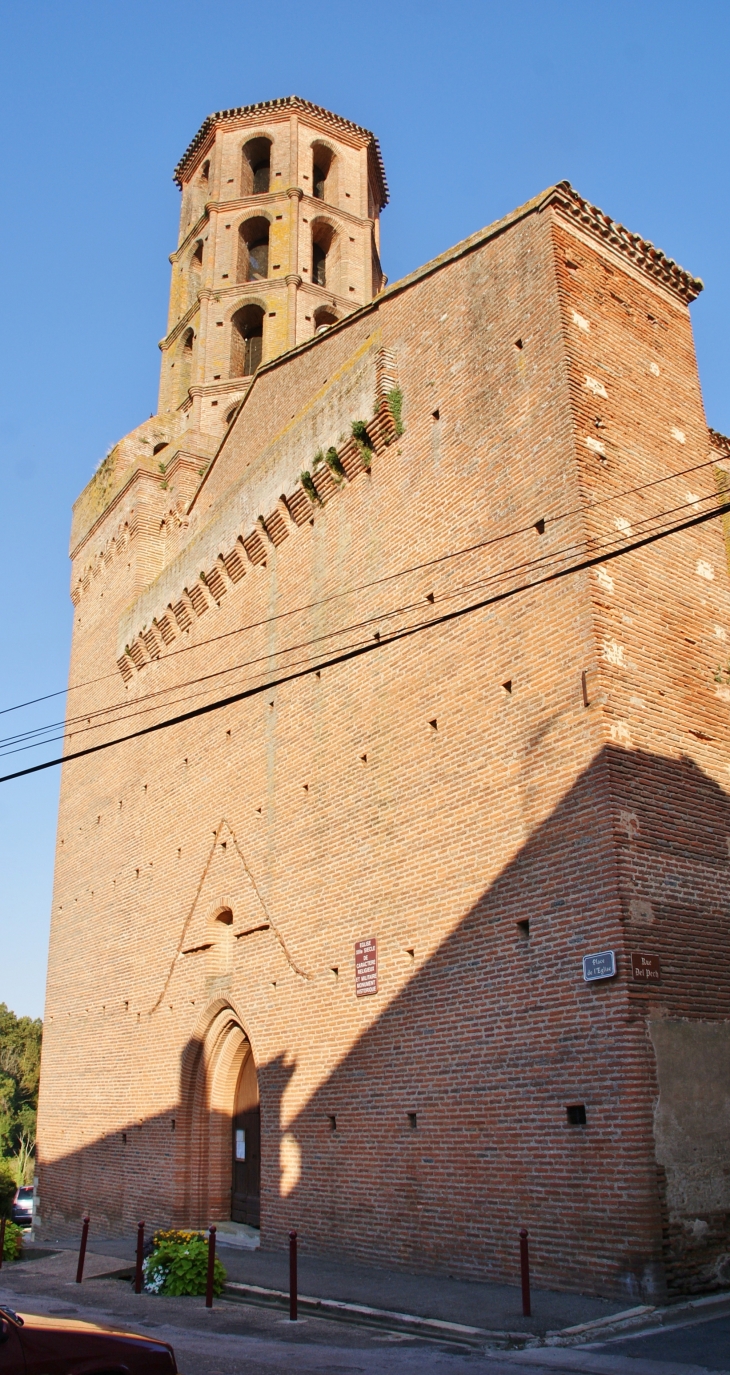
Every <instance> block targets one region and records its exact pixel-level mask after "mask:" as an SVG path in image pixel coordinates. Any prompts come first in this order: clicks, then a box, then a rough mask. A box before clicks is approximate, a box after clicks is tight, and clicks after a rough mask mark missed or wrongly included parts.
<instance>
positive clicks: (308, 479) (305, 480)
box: [299, 472, 322, 506]
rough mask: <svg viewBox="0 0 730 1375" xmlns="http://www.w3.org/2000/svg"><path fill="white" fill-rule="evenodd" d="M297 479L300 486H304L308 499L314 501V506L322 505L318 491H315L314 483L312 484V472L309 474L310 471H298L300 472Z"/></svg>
mask: <svg viewBox="0 0 730 1375" xmlns="http://www.w3.org/2000/svg"><path fill="white" fill-rule="evenodd" d="M299 481H300V482H301V484H302V487H303V488H304V490H305V492H306V493H307V496H308V497H309V500H310V501H311V502H314V504H315V506H321V505H322V501H321V498H320V495H319V492H318V491H317V488H316V487H315V485H314V483H313V481H312V474H311V473H308V472H304V473H300V474H299Z"/></svg>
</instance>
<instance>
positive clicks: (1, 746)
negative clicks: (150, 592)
mask: <svg viewBox="0 0 730 1375" xmlns="http://www.w3.org/2000/svg"><path fill="white" fill-rule="evenodd" d="M708 499H709V498H693V499H692V501H691V502H689V503H683V504H682V505H681V506H679V507H674V508H671V509H670V510H668V511H662V512H655V513H652V514H649V515H647V516H643V517H640V518H639V520H636V519H634V521H633V524H634V525H635V526H642V525H646V524H647V522H649V521H656V520H658V519H661V518H663V517H665V516H667V515H674V514H676V513H677V512H678V511H683V510H686V509H687V507H688V505H692V506H696V505H697V503H698V501H699V500H708ZM619 538H625V532H623V531H622V532H620V536H614V537H613V540H612V541H609V543H608V544H607V545H606V544H604V545H602V546H599V547H598V549H597V548H596V547H595V546H594V549H593V552H594V553H598V552H599V551H600V549H605V548H608V547H610V545H611V543H613V544H616V543H617V542H618V540H619ZM590 543H591V541H590V539H589V540H581V541H578V542H577V543H576V544H573V545H569V546H567V547H564V548H563V549H560V550H552V551H546V552H545V554H544V555H541V556H540V557H539V558H537V559H530V560H525V561H523V562H522V563H519V564H515V565H512V566H511V567H508V568H507V569H500V570H498V571H497V572H495V573H492V574H489V575H487V576H486V577H481V578H477V579H474V580H472V581H470V582H468V583H465V584H462V585H461V586H460V587H459V588H456V589H452V590H451V591H449V592H447V593H442V594H440V595H439V597H438V601H439V602H442V601H444V600H447V599H451V598H453V597H454V596H459V595H462V594H463V593H464V592H466V591H469V590H473V589H475V588H477V587H483V586H486V585H488V584H489V583H490V582H493V581H495V580H497V579H501V578H504V577H507V576H510V575H513V574H515V573H518V572H521V571H522V570H524V569H527V568H530V567H535V566H539V565H540V564H545V565H547V566H548V567H549V566H550V565H551V564H554V563H555V562H556V561H557V560H558V559H562V558H565V557H567V556H568V555H569V554H571V553H573V552H574V551H576V550H577V549H579V548H582V547H585V545H586V544H590ZM417 605H420V602H419V603H410V604H406V605H404V606H399V607H395V608H391V609H390V610H387V611H384V612H379V613H376V614H374V615H373V616H371V617H369V618H367V619H366V620H364V621H360V622H356V623H355V624H354V625H348V626H342V627H339V628H337V629H335V630H332V631H328V632H326V633H325V634H323V635H321V636H317V637H315V638H314V639H310V640H305V641H303V642H301V643H299V644H294V645H288V646H285V647H283V648H282V649H278V650H272V651H268V652H267V653H266V654H263V655H259V656H258V657H257V658H255V659H252V660H248V661H244V662H243V663H239V664H233V665H230V666H229V667H227V668H223V669H218V670H215V671H214V672H211V673H209V674H204V675H200V676H199V677H197V678H193V679H190V680H188V681H187V682H182V683H180V682H178V683H175V684H171V685H170V686H169V687H165V688H160V689H157V690H155V691H153V692H151V693H147V694H144V695H143V696H141V697H139V698H137V699H136V700H135V702H134V708H135V709H134V710H133V711H129V712H125V714H124V715H122V716H117V717H116V720H115V721H110V720H108V719H105V720H103V721H97V722H95V723H94V725H92V724H91V719H92V717H105V718H108V717H109V716H110V715H111V714H112V713H113V712H118V711H121V710H122V708H125V707H128V706H132V705H133V704H132V702H130V700H129V699H126V700H125V701H124V702H120V703H116V704H112V705H111V706H108V707H102V708H99V709H98V710H97V711H95V712H91V713H89V712H84V713H83V714H81V715H80V716H77V717H72V718H70V719H69V720H66V722H65V731H64V733H63V734H61V735H58V736H51V737H49V736H48V731H50V730H53V729H55V728H57V727H59V726H62V725H64V722H63V721H55V722H50V723H48V724H47V725H45V726H40V727H37V728H36V729H35V730H31V731H26V732H20V733H18V734H16V735H14V736H8V737H5V738H4V739H0V757H2V756H3V755H6V754H15V753H20V752H21V750H25V749H33V748H37V747H39V746H41V745H44V744H51V743H53V742H55V741H56V740H59V739H63V738H64V735H65V736H66V737H67V738H71V737H72V736H74V735H78V734H83V733H86V731H87V730H96V729H99V728H101V727H103V726H107V725H112V724H116V723H117V722H118V721H122V720H129V719H132V718H133V717H135V716H139V715H143V714H146V712H147V711H149V710H154V709H156V708H147V709H146V710H145V711H141V710H140V709H139V708H140V707H141V706H142V704H143V703H144V702H146V701H149V700H151V699H153V698H155V697H160V696H167V695H168V694H169V693H171V692H176V691H181V690H183V689H185V688H188V687H193V686H195V685H197V684H198V683H202V682H207V681H210V680H211V679H213V678H220V677H223V676H227V675H228V674H230V673H235V672H238V671H240V670H242V669H244V668H249V667H252V666H254V665H256V664H257V663H261V662H263V661H268V660H271V659H272V658H273V657H277V658H281V657H283V656H284V655H286V654H291V653H294V652H298V651H301V650H303V649H307V648H314V647H315V646H317V645H319V644H321V643H322V642H323V641H326V640H332V639H335V638H337V637H338V636H341V635H345V634H351V633H353V632H354V631H356V630H362V629H365V628H366V627H367V626H372V625H373V624H376V623H378V622H382V621H384V620H391V619H393V617H394V616H397V615H401V614H404V613H406V612H408V611H411V610H413V609H415V607H416V606H417ZM166 659H167V656H166ZM188 700H190V697H187V698H183V699H178V701H176V702H173V703H168V704H167V705H168V706H170V705H178V704H179V702H180V701H188ZM81 721H86V722H87V725H86V726H85V727H84V728H83V730H70V729H69V727H70V726H73V725H76V724H78V723H79V722H81ZM34 736H36V737H38V736H42V737H43V738H42V739H35V740H33V739H32V737H34ZM28 740H30V741H31V743H30V744H25V745H21V741H28ZM10 746H16V748H12V749H11V748H10Z"/></svg>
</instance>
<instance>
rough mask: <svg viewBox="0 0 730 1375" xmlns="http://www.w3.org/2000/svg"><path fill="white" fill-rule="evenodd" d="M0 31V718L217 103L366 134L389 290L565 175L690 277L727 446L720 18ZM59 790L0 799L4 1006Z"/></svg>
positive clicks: (62, 564)
mask: <svg viewBox="0 0 730 1375" xmlns="http://www.w3.org/2000/svg"><path fill="white" fill-rule="evenodd" d="M0 21H1V25H2V27H1V29H0V32H1V33H2V46H1V50H0V106H1V107H2V126H1V127H2V134H3V143H4V158H3V163H4V174H3V176H2V194H3V201H4V208H3V214H2V216H1V217H0V223H1V224H2V231H1V232H2V249H1V252H2V259H1V261H2V264H3V284H4V288H3V311H2V328H1V329H0V391H1V397H0V465H1V470H2V502H0V540H1V541H2V569H3V586H2V596H1V598H0V605H1V606H2V612H3V617H4V625H3V632H2V651H1V654H2V657H1V659H0V664H1V665H2V667H1V670H0V706H8V705H11V704H13V703H14V702H18V701H21V700H23V699H25V698H28V697H32V696H36V695H38V694H39V693H41V692H44V691H51V690H52V689H54V688H58V687H62V686H63V684H64V682H65V679H66V670H67V659H68V648H69V634H70V627H71V614H70V613H71V606H70V602H69V597H68V587H69V565H68V559H67V549H68V531H69V518H70V509H71V503H72V502H73V500H74V499H75V497H76V496H77V495H78V493H79V491H80V490H81V488H82V487H83V486H84V485H85V483H86V482H87V481H88V479H89V477H90V476H91V474H92V472H93V471H94V468H95V466H96V464H97V462H98V461H99V459H100V458H101V457H102V456H103V454H104V453H105V451H106V450H107V449H108V447H109V446H110V445H111V444H113V443H114V442H115V441H116V440H117V439H118V438H119V437H120V436H121V435H123V434H124V433H126V431H128V430H130V429H131V428H132V427H133V426H135V425H137V424H138V423H139V422H140V421H141V420H143V419H144V418H145V417H146V416H148V415H149V413H150V411H152V410H154V409H155V404H156V395H157V378H158V361H159V352H158V349H157V340H158V339H159V338H160V336H161V335H162V333H163V331H164V327H165V312H166V297H167V290H168V277H169V264H168V262H167V254H168V253H169V252H170V251H171V249H172V248H173V247H174V246H175V238H176V230H177V217H178V191H177V188H176V187H175V186H174V185H173V183H172V180H171V172H172V168H173V166H174V165H175V162H176V161H177V159H178V157H179V156H180V154H181V153H182V152H183V150H184V149H185V147H186V146H187V144H188V142H189V140H190V138H191V137H192V135H193V134H194V133H195V131H196V129H197V128H198V126H199V125H200V123H201V122H202V120H203V119H204V118H205V116H206V115H207V114H208V113H210V112H211V111H213V110H218V109H223V108H226V107H228V106H232V105H242V104H248V103H250V102H252V101H257V100H265V99H269V98H271V97H273V96H280V95H290V94H292V93H296V94H298V95H301V96H304V97H305V98H306V99H308V100H312V101H315V102H316V103H317V104H320V105H325V106H327V107H329V108H330V109H331V110H335V111H337V112H338V113H340V114H342V115H345V116H347V118H349V119H352V120H354V121H356V122H357V123H359V124H363V125H366V126H367V127H368V128H370V129H373V130H374V131H375V133H377V135H378V137H379V138H380V141H381V145H382V149H383V155H384V158H385V164H386V169H387V173H388V179H389V182H390V187H391V195H392V203H391V205H390V206H389V207H388V209H387V210H386V212H385V215H384V218H383V265H384V269H385V271H386V272H387V273H388V276H389V278H390V280H391V281H394V280H395V279H396V278H397V277H399V276H402V275H403V274H404V273H406V272H409V271H410V270H411V269H412V268H414V267H416V266H417V265H418V264H419V263H422V262H425V261H426V260H427V259H429V258H431V257H433V256H434V255H435V254H437V253H440V252H441V251H442V250H443V249H445V248H447V247H448V246H449V245H450V244H453V243H455V242H457V241H458V240H459V239H461V238H463V237H465V235H467V234H470V233H472V232H473V231H474V230H476V229H478V228H479V227H480V226H482V225H484V224H487V223H489V222H490V221H491V220H493V219H496V218H497V217H498V216H500V215H503V214H504V213H506V212H507V211H508V210H510V209H512V208H513V207H514V206H516V205H519V204H520V203H521V202H523V201H525V200H527V199H528V198H529V197H530V196H533V195H534V194H535V193H536V192H537V191H539V190H541V189H542V188H543V187H545V186H547V185H549V184H551V183H552V182H554V181H559V180H560V179H561V178H563V177H567V178H568V179H569V180H570V181H571V182H572V183H573V185H574V186H576V187H577V188H578V190H579V191H580V192H581V193H582V194H583V195H584V196H586V197H587V198H588V199H590V200H591V201H593V202H595V203H596V204H597V205H599V206H601V207H602V209H604V210H606V211H607V212H608V213H609V214H610V215H612V216H613V217H614V218H616V219H619V220H621V221H622V222H623V223H624V224H626V225H628V227H629V228H630V229H632V230H635V231H637V232H639V233H641V234H643V235H645V236H646V237H647V238H649V239H651V240H652V241H653V242H654V243H656V244H657V245H659V246H660V247H661V248H663V249H664V250H665V251H666V252H667V253H669V254H670V256H671V257H673V258H676V259H677V260H678V261H679V262H680V263H681V264H682V265H683V266H684V267H686V268H688V269H689V270H690V271H692V272H693V273H695V274H697V275H698V276H700V277H702V278H703V279H704V281H705V286H706V290H705V292H704V294H703V295H702V296H701V297H700V298H699V300H698V301H697V302H696V303H695V305H693V307H692V318H693V321H694V327H695V335H696V341H697V351H698V356H699V364H700V373H701V377H702V383H703V388H704V395H705V404H706V410H707V418H708V421H709V423H710V424H711V425H713V426H714V427H715V428H717V429H721V430H724V432H725V433H728V432H730V395H729V393H728V387H727V375H728V360H729V355H730V336H729V331H728V323H729V318H730V266H729V264H728V220H729V216H730V203H729V199H730V198H729V186H730V179H729V177H728V172H729V170H730V169H729V168H728V131H729V128H730V123H729V121H728V105H729V104H730V98H729V94H728V89H729V88H728V79H727V74H728V70H730V51H729V48H730V44H729V42H728V39H729V37H730V6H729V5H728V4H727V3H720V2H719V0H718V3H714V4H712V3H703V0H693V3H691V4H690V3H678V2H677V0H674V3H673V2H672V0H665V3H661V4H657V3H651V2H649V3H644V4H635V3H626V0H612V3H600V2H599V0H585V2H584V3H580V2H578V0H573V2H572V3H571V0H565V3H563V2H562V0H502V2H501V3H490V0H482V3H474V2H473V0H471V2H470V0H389V3H387V4H386V3H383V2H382V0H368V3H365V0H363V2H362V3H358V4H356V3H353V0H338V2H337V3H332V0H310V3H308V4H301V3H296V4H293V3H290V0H278V3H277V4H276V5H268V4H258V5H251V4H246V3H243V0H216V3H215V4H213V3H210V0H208V3H206V0H195V3H192V0H174V3H172V2H171V0H93V2H92V3H74V0H47V2H46V3H39V2H38V0H14V3H8V0H4V3H2V4H0ZM57 705H58V704H57V703H56V704H55V705H54V704H53V703H51V704H48V705H47V707H45V708H44V710H43V719H55V714H54V715H51V714H50V713H51V712H54V713H55V712H56V707H57ZM17 720H18V717H17V716H11V717H7V716H5V717H2V718H0V724H5V725H6V726H8V727H10V726H11V725H12V723H13V722H15V721H17ZM23 724H26V725H27V724H28V722H27V721H24V723H23ZM8 733H9V729H7V730H3V731H1V732H0V734H2V735H6V734H8ZM28 757H29V756H27V755H23V756H15V758H16V759H18V758H20V759H28ZM8 762H10V761H8ZM57 796H58V775H57V771H49V772H47V773H44V774H40V775H38V776H36V777H34V778H30V779H24V780H20V781H17V782H14V783H10V784H3V785H2V786H0V1001H5V1002H7V1003H8V1004H9V1005H10V1006H11V1007H13V1008H14V1009H15V1011H17V1012H18V1013H29V1014H31V1015H41V1014H42V1011H43V989H44V979H45V961H46V947H47V933H48V921H49V909H50V898H51V883H52V876H53V852H54V838H55V824H56V805H57ZM79 958H80V959H83V951H79Z"/></svg>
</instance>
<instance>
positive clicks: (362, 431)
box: [351, 420, 373, 471]
mask: <svg viewBox="0 0 730 1375" xmlns="http://www.w3.org/2000/svg"><path fill="white" fill-rule="evenodd" d="M351 430H352V437H353V439H354V441H355V443H356V444H357V447H358V449H359V450H360V457H361V459H362V461H363V466H364V467H365V468H367V469H368V471H369V469H370V465H371V463H372V461H373V442H372V440H371V438H370V435H369V434H368V427H367V425H366V424H365V421H364V420H353V422H352V427H351Z"/></svg>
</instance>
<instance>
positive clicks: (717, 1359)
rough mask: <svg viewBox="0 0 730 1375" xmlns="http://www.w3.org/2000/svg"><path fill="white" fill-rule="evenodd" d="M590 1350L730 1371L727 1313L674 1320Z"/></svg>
mask: <svg viewBox="0 0 730 1375" xmlns="http://www.w3.org/2000/svg"><path fill="white" fill-rule="evenodd" d="M590 1349H591V1351H596V1352H601V1353H603V1354H605V1355H610V1356H626V1357H633V1358H634V1359H639V1358H642V1359H644V1360H650V1361H665V1362H666V1361H675V1362H676V1361H681V1362H683V1363H685V1364H686V1365H698V1366H702V1367H703V1368H704V1369H705V1370H721V1371H730V1315H728V1314H726V1315H725V1316H724V1317H721V1318H711V1319H707V1320H697V1321H692V1322H686V1323H678V1324H677V1325H676V1326H673V1327H670V1328H666V1327H664V1328H661V1329H659V1330H656V1329H655V1330H653V1331H649V1332H646V1333H644V1334H643V1335H642V1336H640V1337H639V1336H635V1337H622V1338H617V1339H614V1340H613V1341H611V1342H604V1343H602V1345H600V1346H598V1345H595V1344H593V1343H592V1344H591V1347H590Z"/></svg>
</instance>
